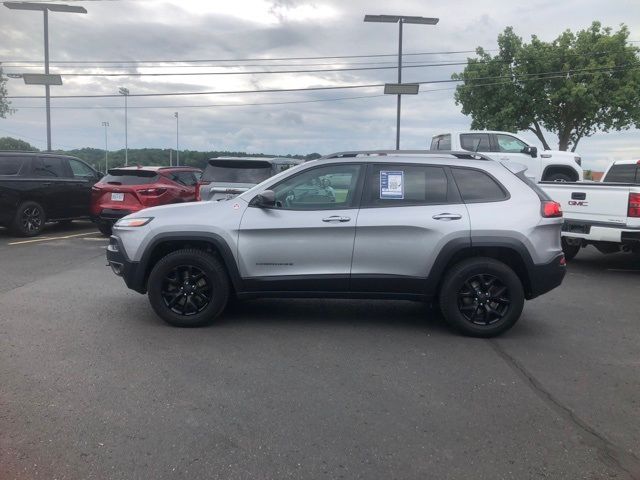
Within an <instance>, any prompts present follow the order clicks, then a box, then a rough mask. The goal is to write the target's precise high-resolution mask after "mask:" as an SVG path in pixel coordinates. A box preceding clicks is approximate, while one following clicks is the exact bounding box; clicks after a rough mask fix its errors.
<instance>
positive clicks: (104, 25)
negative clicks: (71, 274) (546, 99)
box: [0, 0, 640, 169]
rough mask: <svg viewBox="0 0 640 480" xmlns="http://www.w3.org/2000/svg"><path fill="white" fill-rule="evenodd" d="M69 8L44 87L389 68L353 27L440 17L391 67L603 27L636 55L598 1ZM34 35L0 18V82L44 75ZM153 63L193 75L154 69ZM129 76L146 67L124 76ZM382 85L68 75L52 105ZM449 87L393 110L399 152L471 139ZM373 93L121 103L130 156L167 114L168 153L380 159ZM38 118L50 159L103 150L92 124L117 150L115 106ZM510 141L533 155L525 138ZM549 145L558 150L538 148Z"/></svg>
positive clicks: (12, 90) (4, 129) (636, 27)
mask: <svg viewBox="0 0 640 480" xmlns="http://www.w3.org/2000/svg"><path fill="white" fill-rule="evenodd" d="M67 3H71V2H67ZM73 4H74V5H82V6H84V7H85V8H86V9H87V10H88V14H86V15H81V14H69V13H51V14H50V20H49V25H50V57H51V60H52V61H54V62H59V63H52V68H51V71H52V73H63V74H64V73H85V74H86V73H92V72H97V73H123V72H137V73H196V72H201V73H202V72H218V73H222V72H226V73H231V72H236V73H237V72H255V71H267V70H270V71H273V70H310V69H314V70H322V69H325V70H326V69H347V68H365V67H393V66H394V62H395V61H396V60H395V58H394V57H393V56H379V57H352V58H323V59H309V58H302V59H296V60H276V59H281V58H289V59H290V58H292V57H298V58H299V57H331V56H335V57H339V56H365V55H393V54H395V53H397V40H398V39H397V26H396V25H392V24H375V23H364V22H363V21H362V20H363V16H364V14H365V13H370V14H402V15H422V16H432V17H439V18H440V23H439V24H438V25H437V26H425V25H406V26H405V30H404V51H405V53H425V52H426V53H430V54H427V55H414V56H407V57H405V60H406V61H407V62H408V63H407V65H424V64H429V63H438V62H456V61H464V60H465V59H466V57H467V55H468V54H465V53H439V54H434V53H433V52H455V51H465V50H473V49H475V48H476V47H477V46H482V47H484V48H486V49H493V48H495V47H496V38H497V35H498V34H499V33H500V32H501V31H503V30H504V28H505V27H506V26H509V25H511V26H513V27H514V28H515V30H516V32H517V33H518V34H519V35H521V36H522V37H524V38H525V39H528V38H529V37H530V35H532V34H536V35H538V36H539V37H541V38H543V39H545V40H550V39H552V38H555V37H556V36H557V35H558V34H559V33H560V32H561V31H563V30H564V29H567V28H569V29H572V30H576V29H580V28H584V27H587V26H588V25H589V24H590V23H591V22H592V21H593V20H600V21H601V22H602V23H603V24H605V25H609V26H612V27H615V28H617V27H618V26H619V25H620V24H621V23H625V24H627V25H628V26H629V27H630V28H631V40H640V6H639V5H638V2H637V0H611V1H609V2H606V5H605V4H603V3H602V1H601V0H564V1H561V2H560V1H557V0H554V1H551V0H529V1H526V2H525V1H515V0H483V1H477V0H456V1H449V2H442V1H439V2H435V1H427V0H396V1H395V2H389V1H388V0H387V1H383V0H350V1H345V0H311V1H305V0H272V1H267V0H235V1H229V0H206V1H205V0H172V1H163V0H93V1H77V2H76V1H74V2H73ZM42 35H43V28H42V14H41V13H39V12H24V11H15V10H9V9H6V8H3V7H0V61H2V62H3V65H4V70H5V73H9V72H27V71H29V72H41V71H42V58H43V46H42V43H43V37H42ZM265 59H267V60H265ZM269 59H270V60H269ZM162 60H167V61H168V60H174V61H177V60H182V61H188V60H198V61H199V62H196V63H190V64H189V63H175V62H174V63H158V62H159V61H162ZM229 60H235V61H229ZM17 61H23V62H24V61H33V62H35V63H33V64H30V65H32V66H31V67H27V66H26V65H27V64H24V63H23V64H20V65H18V64H16V63H12V62H17ZM65 61H66V62H84V63H75V64H69V63H67V64H65V63H63V62H65ZM136 61H137V62H140V61H148V62H151V63H138V64H137V65H136V64H135V63H132V62H136ZM99 62H111V63H99ZM118 62H128V63H118ZM412 62H413V63H412ZM11 65H14V66H11ZM459 68H462V67H451V66H444V67H442V66H441V67H435V66H427V67H424V66H423V67H418V68H407V69H405V70H403V81H406V82H411V81H429V80H440V79H448V78H450V75H451V73H453V72H454V71H456V70H455V69H459ZM396 75H397V71H396V70H395V69H393V68H389V69H376V70H351V71H341V72H326V71H325V72H306V73H281V74H243V75H238V74H231V75H229V74H227V75H182V76H137V77H136V76H119V77H118V76H111V77H82V76H70V75H67V76H63V79H64V85H63V86H61V87H52V95H113V94H116V93H117V91H118V88H119V87H122V86H125V87H127V88H128V89H129V91H130V92H131V94H132V95H133V94H145V93H172V92H211V91H215V92H219V91H239V90H268V89H300V88H309V87H328V86H340V85H362V84H380V83H385V82H394V81H396ZM7 86H8V91H9V95H10V96H21V95H27V96H28V95H42V94H43V87H38V86H26V85H24V84H23V81H22V80H20V79H10V80H9V82H8V84H7ZM453 88H454V85H453V84H431V85H422V86H421V93H420V94H419V95H417V96H411V97H405V98H404V101H403V115H402V147H403V148H426V147H427V145H428V142H429V141H430V138H431V136H432V135H434V134H436V133H440V132H443V131H450V130H464V129H468V128H469V125H470V119H469V118H468V117H465V116H464V115H462V114H461V113H460V107H458V106H456V105H455V103H454V101H453ZM381 90H382V89H381V88H380V87H371V88H358V89H336V90H315V91H306V92H275V93H243V94H238V93H235V94H216V95H185V96H157V97H153V96H151V97H133V96H132V97H129V107H130V109H129V146H130V147H132V148H136V147H164V148H169V147H175V142H176V135H175V134H176V130H175V129H176V124H175V118H174V112H176V111H177V112H179V116H180V148H181V149H192V150H242V151H247V152H265V153H267V152H268V153H275V154H286V153H310V152H320V153H329V152H331V151H336V150H351V149H377V148H393V146H394V141H395V97H393V96H386V97H385V96H384V95H382V91H381ZM354 97H358V98H354ZM362 97H364V98H362ZM12 103H13V105H12V106H13V107H15V108H16V109H17V111H16V112H15V113H14V114H13V115H10V116H8V117H7V118H6V119H0V136H14V137H18V138H22V139H24V140H27V141H29V142H30V143H32V144H33V145H35V146H37V147H39V148H43V147H45V146H46V143H45V127H44V125H45V124H44V116H45V114H44V108H43V106H44V100H42V99H14V100H12ZM251 104H253V105H251ZM256 104H257V105H256ZM52 106H53V107H54V108H53V109H52V129H53V133H52V138H53V147H54V148H64V149H70V148H80V147H84V146H91V147H97V148H103V147H104V129H103V127H102V126H101V123H102V122H103V121H108V122H109V124H110V127H109V129H108V136H109V147H110V149H118V148H123V147H124V108H123V99H122V97H117V96H116V97H113V98H67V99H62V98H60V99H53V100H52ZM149 107H152V108H149ZM523 136H525V137H526V138H529V139H530V140H535V138H533V137H532V136H531V135H529V134H526V133H525V134H523ZM548 139H549V141H550V143H552V144H553V145H555V144H556V139H555V137H553V136H552V135H550V136H549V137H548ZM578 151H579V153H581V154H582V156H583V158H585V160H586V162H585V163H586V167H587V168H594V169H601V168H602V167H603V166H604V165H606V164H607V162H608V161H609V160H611V159H614V158H640V131H638V130H636V129H632V130H629V131H625V132H620V133H609V134H604V133H601V134H597V135H595V136H594V137H592V138H589V139H585V140H582V142H581V144H580V146H579V149H578Z"/></svg>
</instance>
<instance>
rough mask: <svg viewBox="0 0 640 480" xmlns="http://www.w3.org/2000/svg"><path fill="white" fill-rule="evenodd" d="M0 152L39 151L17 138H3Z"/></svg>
mask: <svg viewBox="0 0 640 480" xmlns="http://www.w3.org/2000/svg"><path fill="white" fill-rule="evenodd" d="M0 150H30V151H37V150H38V149H37V148H36V147H34V146H33V145H31V144H30V143H28V142H25V141H24V140H19V139H17V138H11V137H2V138H0Z"/></svg>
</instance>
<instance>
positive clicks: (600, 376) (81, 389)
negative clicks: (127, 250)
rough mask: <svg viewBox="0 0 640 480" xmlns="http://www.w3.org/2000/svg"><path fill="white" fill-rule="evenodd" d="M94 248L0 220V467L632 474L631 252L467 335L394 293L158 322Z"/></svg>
mask: <svg viewBox="0 0 640 480" xmlns="http://www.w3.org/2000/svg"><path fill="white" fill-rule="evenodd" d="M29 240H34V241H29ZM106 243H107V241H106V239H104V238H102V237H101V236H100V234H98V233H97V232H96V231H95V230H94V229H93V228H92V226H91V225H90V224H88V223H82V222H74V224H72V225H71V226H70V227H56V226H52V227H51V228H49V229H48V230H47V231H46V232H45V234H44V237H38V238H37V239H17V238H13V237H10V236H9V235H8V234H7V233H6V232H5V231H2V230H0V272H1V275H0V306H1V308H0V479H2V480H5V479H20V480H23V479H33V478H47V479H137V478H141V479H142V478H144V479H194V478H211V479H217V478H219V479H284V478H301V479H315V478H331V479H332V478H344V479H351V478H363V479H385V480H387V479H394V478H397V479H430V478H433V479H449V478H450V479H475V480H477V479H492V480H494V479H538V478H550V479H607V478H615V479H630V478H636V479H638V478H640V347H639V346H640V314H639V312H638V310H639V308H638V307H640V296H639V292H640V289H639V287H640V259H639V258H638V257H635V258H634V257H632V256H631V255H626V254H616V255H609V256H605V255H602V254H600V253H598V252H596V251H595V250H592V249H587V250H583V251H582V252H581V253H580V254H579V255H578V257H577V258H576V260H575V261H574V262H572V263H571V264H570V267H569V272H568V274H567V277H566V279H565V282H564V283H563V285H562V286H561V287H560V288H558V289H556V290H554V291H553V292H551V293H549V294H547V295H545V296H543V297H540V298H538V299H536V300H533V301H531V302H527V304H526V305H525V310H524V313H523V316H522V318H521V319H520V322H519V323H518V324H517V325H516V326H515V327H514V328H513V329H512V330H511V331H509V332H508V333H506V334H505V335H503V336H501V337H500V338H498V339H492V340H481V339H471V338H465V337H461V336H459V335H457V334H455V333H453V332H451V331H450V330H449V329H448V328H447V327H446V326H445V325H444V323H443V322H442V320H441V318H440V317H439V315H437V313H435V312H433V311H432V310H430V309H428V308H427V307H425V306H424V305H421V304H418V303H412V302H402V301H393V302H384V301H352V300H315V299H314V300H253V301H247V302H244V303H240V304H238V305H235V306H234V307H233V308H232V310H231V311H229V312H227V313H226V314H225V315H224V316H223V317H222V318H221V319H220V320H219V321H218V322H217V323H216V324H214V325H212V326H211V327H207V328H201V329H177V328H172V327H169V326H167V325H166V324H164V323H163V322H162V321H161V320H159V319H158V318H157V317H156V316H155V315H154V313H153V312H152V310H151V308H150V306H149V304H148V301H147V299H146V297H145V296H142V295H139V294H137V293H135V292H132V291H129V290H127V289H126V288H125V286H124V283H123V282H122V280H121V279H120V278H118V277H116V276H114V275H113V274H112V273H111V271H110V269H109V268H107V267H105V260H104V248H105V246H106Z"/></svg>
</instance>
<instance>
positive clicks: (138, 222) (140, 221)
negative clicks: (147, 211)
mask: <svg viewBox="0 0 640 480" xmlns="http://www.w3.org/2000/svg"><path fill="white" fill-rule="evenodd" d="M151 220H153V217H136V218H126V217H125V218H121V219H120V220H118V221H117V222H116V224H115V225H114V227H142V226H144V225H146V224H147V223H149V222H150V221H151Z"/></svg>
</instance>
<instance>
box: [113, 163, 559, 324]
mask: <svg viewBox="0 0 640 480" xmlns="http://www.w3.org/2000/svg"><path fill="white" fill-rule="evenodd" d="M514 167H515V166H510V167H509V168H511V169H512V170H514V171H512V170H510V169H509V168H507V167H506V166H504V165H502V164H500V163H498V162H495V161H493V160H490V159H488V158H487V157H484V156H482V155H475V154H470V153H469V152H429V151H372V152H343V153H337V154H333V155H329V156H327V157H323V158H322V159H319V160H314V161H310V162H306V163H304V164H301V165H298V166H296V167H294V168H292V169H289V170H286V171H284V172H281V173H279V174H277V175H275V176H274V177H271V178H269V179H268V180H266V181H264V182H262V183H261V184H259V185H257V186H255V187H254V188H252V189H250V190H248V191H246V192H244V193H243V194H241V195H239V196H238V197H235V198H232V199H230V200H228V201H220V202H198V203H192V204H184V205H168V206H162V207H154V208H149V209H146V210H144V211H142V212H138V213H134V214H132V215H129V216H127V217H125V218H123V219H121V220H119V221H118V222H117V223H116V224H115V226H114V230H113V235H112V237H111V239H110V243H109V246H108V248H107V260H108V263H109V265H110V266H111V268H112V270H113V271H114V272H115V273H116V274H117V275H120V276H122V277H124V281H125V283H126V285H127V286H128V287H129V288H131V289H133V290H135V291H137V292H139V293H147V294H148V297H149V300H150V303H151V306H152V307H153V309H154V310H155V312H156V313H157V314H158V315H159V316H160V317H161V318H163V319H164V320H165V321H167V322H168V323H170V324H171V325H175V326H181V327H192V326H201V325H204V324H207V323H209V322H211V321H213V320H214V319H215V318H216V317H217V316H219V315H220V314H221V313H222V311H223V310H224V308H225V305H226V303H227V300H228V299H229V297H231V296H233V297H237V298H247V297H266V296H270V297H333V298H389V299H412V300H422V301H431V300H437V302H438V303H439V305H440V309H441V310H442V313H443V316H444V318H445V320H446V321H447V322H448V323H449V324H450V325H452V326H453V327H455V328H457V329H458V330H460V331H461V332H463V333H465V334H467V335H472V336H479V337H488V336H494V335H497V334H499V333H502V332H504V331H505V330H507V329H509V328H510V327H512V326H513V325H514V324H515V322H516V321H517V320H518V318H519V317H520V314H521V312H522V309H523V305H524V300H525V299H531V298H534V297H536V296H538V295H541V294H543V293H545V292H547V291H549V290H551V289H553V288H555V287H557V286H558V285H560V283H561V282H562V279H563V277H564V274H565V261H564V256H563V254H562V250H561V246H560V230H561V226H562V212H561V211H560V208H559V205H558V204H557V203H556V202H553V201H552V200H551V199H550V198H549V197H547V196H546V194H545V193H544V192H542V191H541V190H540V189H538V188H537V186H536V185H535V184H533V183H532V182H530V181H529V180H528V179H527V178H526V177H525V176H524V172H522V171H517V167H516V168H514Z"/></svg>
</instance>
